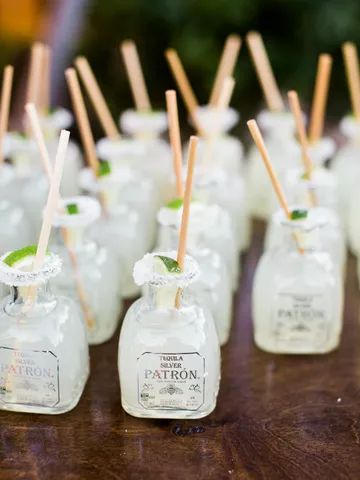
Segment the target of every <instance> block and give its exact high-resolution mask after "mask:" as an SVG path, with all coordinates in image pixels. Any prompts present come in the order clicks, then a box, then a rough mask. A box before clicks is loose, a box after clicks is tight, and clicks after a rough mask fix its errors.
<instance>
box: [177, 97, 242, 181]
mask: <svg viewBox="0 0 360 480" xmlns="http://www.w3.org/2000/svg"><path fill="white" fill-rule="evenodd" d="M195 115H196V117H197V119H198V122H199V124H200V125H201V127H202V130H203V131H204V132H205V133H206V136H207V139H201V142H200V143H199V154H198V157H199V162H202V163H206V162H207V161H209V158H207V157H211V159H210V161H211V163H212V165H213V166H214V167H215V168H223V169H224V170H225V171H226V172H227V173H228V174H230V175H242V174H243V173H244V164H243V163H244V162H243V156H244V148H243V146H242V143H241V142H240V140H239V139H238V138H235V137H234V136H232V135H229V133H228V132H229V131H230V130H231V129H232V128H233V127H234V126H235V125H236V124H237V123H238V121H239V114H238V112H237V111H236V110H234V109H233V108H227V109H226V110H222V111H219V109H218V108H214V107H210V106H208V105H204V106H201V107H198V108H197V110H196V111H195ZM186 150H187V149H186Z"/></svg>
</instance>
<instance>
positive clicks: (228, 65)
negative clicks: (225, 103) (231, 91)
mask: <svg viewBox="0 0 360 480" xmlns="http://www.w3.org/2000/svg"><path fill="white" fill-rule="evenodd" d="M240 47H241V38H240V37H239V35H235V34H232V35H229V36H228V37H227V39H226V42H225V46H224V50H223V52H222V55H221V59H220V62H219V65H218V69H217V72H216V77H215V81H214V85H213V88H212V91H211V95H210V99H209V105H211V106H213V107H215V106H216V105H217V103H218V101H219V98H220V94H221V89H222V86H223V83H224V80H225V78H226V77H231V76H232V75H233V72H234V68H235V64H236V60H237V58H238V55H239V51H240Z"/></svg>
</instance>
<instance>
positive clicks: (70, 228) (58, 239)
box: [52, 196, 123, 345]
mask: <svg viewBox="0 0 360 480" xmlns="http://www.w3.org/2000/svg"><path fill="white" fill-rule="evenodd" d="M74 205H76V206H77V210H78V212H77V213H72V214H69V213H67V212H68V208H69V206H70V207H71V206H74ZM60 212H63V213H57V214H56V215H55V217H54V222H53V225H54V226H55V227H57V231H56V232H55V235H54V237H55V238H54V239H53V242H52V251H54V252H55V253H56V254H58V255H59V256H60V257H61V258H62V260H63V267H62V271H61V273H60V274H59V275H58V276H57V277H56V278H54V279H53V281H52V289H53V291H54V293H56V294H59V295H65V296H67V297H71V298H73V299H74V300H75V301H76V302H77V303H78V304H79V307H80V309H81V311H82V314H83V319H84V323H85V325H86V326H87V332H88V340H89V344H90V345H98V344H100V343H104V342H106V341H107V340H109V339H110V338H111V337H112V336H113V335H114V333H115V330H116V328H117V326H118V324H119V320H120V315H121V313H122V307H123V305H122V298H121V282H120V275H119V269H118V266H117V265H116V262H114V261H113V259H112V258H111V254H110V253H109V251H108V249H107V248H105V247H103V246H100V245H98V244H97V243H96V242H94V241H92V240H89V239H88V238H87V231H88V229H89V228H90V226H91V225H92V224H93V223H94V222H95V221H96V220H97V219H98V218H99V217H100V214H101V208H100V205H99V202H98V201H97V200H95V199H94V198H91V197H85V196H81V197H70V198H67V199H63V200H62V202H61V209H60Z"/></svg>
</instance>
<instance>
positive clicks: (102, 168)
mask: <svg viewBox="0 0 360 480" xmlns="http://www.w3.org/2000/svg"><path fill="white" fill-rule="evenodd" d="M110 173H111V165H110V163H109V162H108V161H107V160H101V161H100V162H99V169H98V172H97V175H98V177H105V175H109V174H110Z"/></svg>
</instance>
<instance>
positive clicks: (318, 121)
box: [309, 53, 332, 143]
mask: <svg viewBox="0 0 360 480" xmlns="http://www.w3.org/2000/svg"><path fill="white" fill-rule="evenodd" d="M331 66H332V57H331V56H330V55H328V54H327V53H323V54H321V55H320V56H319V61H318V67H317V74H316V80H315V88H314V96H313V101H312V107H311V115H310V125H309V141H310V143H316V142H317V141H318V140H319V139H320V138H321V137H322V134H323V130H324V118H325V108H326V101H327V97H328V91H329V83H330V73H331Z"/></svg>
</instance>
